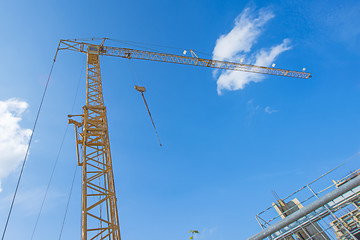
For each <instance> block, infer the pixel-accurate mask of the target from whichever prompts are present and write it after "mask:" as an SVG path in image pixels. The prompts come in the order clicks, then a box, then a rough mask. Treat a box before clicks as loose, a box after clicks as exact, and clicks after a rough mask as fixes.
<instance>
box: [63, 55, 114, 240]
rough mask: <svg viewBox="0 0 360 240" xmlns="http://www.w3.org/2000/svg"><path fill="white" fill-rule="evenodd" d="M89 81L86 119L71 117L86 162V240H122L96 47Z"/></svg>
mask: <svg viewBox="0 0 360 240" xmlns="http://www.w3.org/2000/svg"><path fill="white" fill-rule="evenodd" d="M86 85H87V88H86V89H87V91H86V105H85V106H84V107H83V111H84V113H83V115H80V116H81V117H82V122H81V123H80V122H77V121H75V120H73V119H70V120H69V123H72V124H74V125H75V129H76V143H77V145H80V146H81V147H82V162H80V160H78V163H79V164H80V165H82V167H83V175H82V176H83V178H82V240H88V239H107V240H120V239H121V238H120V228H119V218H118V211H117V204H116V195H115V185H114V176H113V169H112V161H111V154H110V142H109V134H108V124H107V118H106V108H105V106H104V102H103V93H102V85H101V74H100V61H99V55H98V54H96V52H93V51H92V52H91V53H90V51H89V53H87V83H86ZM70 117H73V116H71V115H70ZM78 156H79V153H78Z"/></svg>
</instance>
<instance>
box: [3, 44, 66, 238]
mask: <svg viewBox="0 0 360 240" xmlns="http://www.w3.org/2000/svg"><path fill="white" fill-rule="evenodd" d="M59 47H60V42H59V44H58V47H57V49H56V52H55V56H54V59H53V62H52V65H51V68H50V72H49V75H48V78H47V81H46V84H45V88H44V91H43V94H42V97H41V101H40V105H39V108H38V111H37V114H36V117H35V121H34V125H33V128H32V132H31V135H30V139H29V142H28V145H27V148H26V152H25V156H24V160H23V163H22V165H21V170H20V174H19V178H18V181H17V184H16V187H15V192H14V196H13V198H12V201H11V205H10V209H9V213H8V216H7V219H6V223H5V227H4V231H3V234H2V237H1V240H4V238H5V234H6V230H7V227H8V224H9V220H10V216H11V213H12V209H13V207H14V202H15V199H16V196H17V192H18V189H19V185H20V181H21V178H22V175H23V172H24V167H25V163H26V160H27V158H28V155H29V150H30V146H31V143H32V139H33V136H34V133H35V130H36V126H37V122H38V119H39V116H40V112H41V109H42V106H43V103H44V99H45V95H46V92H47V89H48V86H49V82H50V77H51V74H52V71H53V69H54V65H55V61H56V57H57V54H58V52H59Z"/></svg>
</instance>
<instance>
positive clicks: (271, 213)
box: [248, 168, 360, 240]
mask: <svg viewBox="0 0 360 240" xmlns="http://www.w3.org/2000/svg"><path fill="white" fill-rule="evenodd" d="M337 175H339V169H338V168H335V169H333V170H332V171H329V172H328V173H326V174H324V175H322V176H321V177H319V178H317V179H316V180H314V181H312V182H310V183H309V184H307V185H305V186H304V187H302V188H300V189H299V190H297V191H295V192H294V193H292V194H290V195H289V196H287V197H285V198H283V199H281V198H279V197H278V196H277V195H276V194H275V197H276V198H277V199H276V202H273V203H272V205H271V206H270V207H268V208H267V209H265V210H264V211H262V212H260V213H259V214H257V215H256V220H257V221H258V223H259V224H260V226H261V228H262V231H261V232H259V233H258V234H256V235H254V236H253V237H251V238H249V239H248V240H260V239H271V240H280V239H281V240H305V239H315V240H330V239H341V240H345V239H346V240H347V239H360V208H359V207H360V186H359V184H360V169H358V170H356V171H353V172H351V173H349V174H346V175H345V176H343V177H342V178H340V179H339V178H336V176H337Z"/></svg>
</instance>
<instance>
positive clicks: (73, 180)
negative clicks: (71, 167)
mask: <svg viewBox="0 0 360 240" xmlns="http://www.w3.org/2000/svg"><path fill="white" fill-rule="evenodd" d="M77 169H78V166H75V171H74V175H73V179H72V183H71V188H70V192H69V197H68V200H67V203H66V208H65V214H64V218H63V221H62V224H61V229H60V233H59V240H60V239H61V235H62V232H63V230H64V225H65V220H66V216H67V212H68V210H69V204H70V198H71V194H72V191H73V188H74V182H75V177H76V172H77Z"/></svg>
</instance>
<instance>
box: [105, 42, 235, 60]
mask: <svg viewBox="0 0 360 240" xmlns="http://www.w3.org/2000/svg"><path fill="white" fill-rule="evenodd" d="M106 39H107V40H110V41H114V42H119V43H123V44H128V45H131V46H135V47H144V48H147V49H149V50H153V51H156V52H158V50H157V49H153V48H150V47H145V46H154V47H162V48H169V49H176V50H182V51H183V50H186V48H179V47H172V46H167V45H160V44H153V43H145V42H136V41H126V40H117V39H112V38H106ZM192 50H193V51H194V52H195V53H201V54H203V55H206V56H210V57H213V58H214V57H215V58H222V59H223V60H227V61H232V60H233V59H230V58H224V57H221V56H217V55H213V54H210V53H207V52H203V51H199V50H196V49H192Z"/></svg>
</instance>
